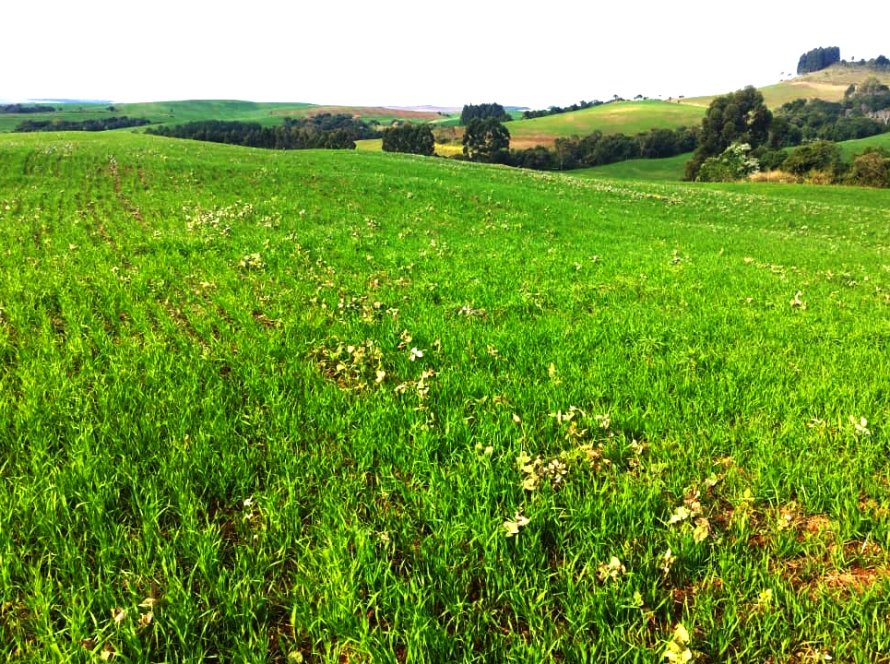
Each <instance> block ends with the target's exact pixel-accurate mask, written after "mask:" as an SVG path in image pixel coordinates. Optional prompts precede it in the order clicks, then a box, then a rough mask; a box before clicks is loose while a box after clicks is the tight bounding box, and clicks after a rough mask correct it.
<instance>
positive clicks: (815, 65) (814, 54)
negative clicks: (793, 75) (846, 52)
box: [797, 46, 841, 74]
mask: <svg viewBox="0 0 890 664" xmlns="http://www.w3.org/2000/svg"><path fill="white" fill-rule="evenodd" d="M840 61H841V49H840V48H839V47H837V46H829V47H828V48H822V47H819V48H814V49H813V50H812V51H807V52H806V53H804V54H803V55H801V56H800V60H799V61H798V62H797V73H798V74H809V73H810V72H814V71H819V70H821V69H825V68H826V67H830V66H831V65H833V64H835V63H837V62H840Z"/></svg>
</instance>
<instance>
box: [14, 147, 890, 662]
mask: <svg viewBox="0 0 890 664" xmlns="http://www.w3.org/2000/svg"><path fill="white" fill-rule="evenodd" d="M838 192H840V193H838ZM0 266H2V269H0V504H2V505H3V509H2V510H0V599H2V603H0V653H2V657H3V658H4V659H5V660H7V661H22V662H46V661H73V662H81V661H83V662H87V661H95V660H97V659H105V660H107V659H112V660H113V661H127V662H157V661H192V662H197V661H245V662H287V661H318V662H344V661H349V662H372V661H373V662H403V661H407V662H445V661H448V662H452V661H453V662H457V661H473V662H492V661H515V662H520V661H522V662H524V661H565V662H582V661H604V662H605V661H608V662H653V663H654V662H663V661H688V659H692V661H696V662H723V661H768V660H771V661H776V662H805V661H820V660H819V658H824V657H825V656H826V655H827V656H831V657H833V658H834V661H842V662H863V663H864V662H880V661H887V660H886V657H887V653H888V652H890V555H888V549H890V462H888V459H890V450H888V443H890V438H888V431H890V429H888V420H890V384H888V376H890V352H888V343H890V192H887V191H868V190H858V189H830V188H820V187H796V188H794V189H793V190H792V189H791V188H789V187H776V186H770V185H764V186H757V185H744V186H743V187H741V188H735V189H733V188H731V187H722V188H721V187H716V186H712V187H704V186H694V185H688V184H668V183H662V184H658V183H638V182H633V183H631V182H619V181H609V180H589V181H588V180H583V179H580V178H576V177H571V176H568V175H551V174H542V173H534V172H523V171H518V170H511V169H507V168H502V167H491V166H482V165H476V164H469V163H457V162H449V161H446V160H441V159H424V158H417V157H410V156H403V155H389V154H382V153H366V152H355V151H350V152H346V151H342V152H312V151H306V152H289V153H283V152H273V151H260V150H251V149H244V148H235V147H229V146H224V145H213V144H201V143H194V142H187V141H181V142H180V141H176V140H172V139H163V138H160V137H153V136H145V135H139V134H131V133H112V134H105V135H82V134H63V135H51V136H48V135H39V136H38V135H27V136H23V135H9V136H2V137H0ZM666 654H667V655H666ZM666 656H667V657H668V660H666V659H665V657H666ZM882 658H883V659H882Z"/></svg>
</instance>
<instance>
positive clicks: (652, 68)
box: [0, 0, 890, 108]
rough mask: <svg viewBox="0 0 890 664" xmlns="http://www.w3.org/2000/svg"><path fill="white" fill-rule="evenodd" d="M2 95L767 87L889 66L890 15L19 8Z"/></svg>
mask: <svg viewBox="0 0 890 664" xmlns="http://www.w3.org/2000/svg"><path fill="white" fill-rule="evenodd" d="M5 4H6V5H7V6H4V8H3V12H2V17H0V21H2V24H3V27H4V30H3V36H2V38H0V99H6V100H17V99H18V100H21V99H28V98H78V99H87V98H89V99H108V100H112V101H118V102H125V101H151V100H171V99H249V100H254V101H294V102H296V101H304V102H314V103H319V104H353V105H388V106H391V105H405V106H408V105H421V104H432V105H441V106H460V105H462V104H464V103H480V102H488V101H497V102H500V103H501V104H504V105H519V106H531V107H534V108H540V107H546V106H549V105H551V104H559V105H565V104H570V103H572V102H575V101H578V100H580V99H586V100H590V99H603V100H605V99H609V98H611V97H612V95H613V94H618V95H621V96H624V97H633V96H635V95H637V94H643V95H647V96H651V97H657V96H659V95H663V96H664V97H669V96H678V95H685V96H694V95H701V94H712V93H719V92H728V91H731V90H735V89H737V88H739V87H742V86H744V85H747V84H753V85H765V84H769V83H774V82H776V81H778V80H779V79H780V74H781V73H782V72H786V73H788V72H791V73H793V72H794V71H795V70H796V67H797V60H798V58H799V57H800V54H801V53H803V52H804V51H807V50H809V49H811V48H814V47H816V46H840V47H841V57H843V58H846V59H851V58H852V57H855V58H857V59H858V58H860V57H865V58H872V57H875V56H877V55H879V54H884V55H887V56H888V57H890V33H888V31H887V26H888V25H890V3H888V2H887V1H886V0H860V1H859V2H856V3H851V4H850V5H849V7H850V9H849V11H845V10H844V9H843V7H844V6H845V5H838V4H836V3H831V4H828V3H827V2H826V3H825V4H824V5H817V4H816V3H813V2H799V1H797V0H795V1H793V2H783V1H782V0H769V1H764V0H747V1H746V2H732V3H729V2H720V1H719V0H709V1H708V0H676V1H674V2H671V1H669V0H661V1H658V2H648V1H647V2H604V3H598V2H595V0H587V1H580V0H579V1H566V0H550V1H548V2H541V1H539V2H534V3H531V2H512V3H508V2H504V1H499V2H491V1H490V0H489V1H486V0H450V1H449V2H441V3H435V4H433V3H424V2H421V1H418V0H415V1H414V2H409V1H406V0H394V1H391V2H387V3H369V2H367V1H365V2H357V1H356V0H341V1H340V2H332V1H330V0H329V1H328V2H322V1H321V0H312V1H311V2H305V1H300V0H293V1H291V2H279V1H276V0H252V2H237V3H236V2H234V0H229V1H226V0H216V1H212V2H211V1H207V0H175V1H171V0H151V1H135V0H113V1H112V0H82V1H78V0H43V1H41V2H37V1H36V0H15V1H11V2H8V3H5Z"/></svg>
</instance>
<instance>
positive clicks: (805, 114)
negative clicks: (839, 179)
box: [769, 77, 890, 149]
mask: <svg viewBox="0 0 890 664" xmlns="http://www.w3.org/2000/svg"><path fill="white" fill-rule="evenodd" d="M885 109H890V88H888V87H887V86H886V85H883V84H882V83H881V82H880V81H879V80H878V79H876V78H873V77H872V78H869V79H867V80H865V81H863V82H862V83H860V84H859V85H851V86H850V87H849V88H848V89H847V91H846V93H845V95H844V100H843V101H840V102H829V101H823V100H821V99H810V100H805V99H796V100H794V101H792V102H788V103H787V104H785V105H784V106H782V107H781V108H780V109H779V110H778V111H776V114H775V117H774V118H773V121H772V124H771V125H770V138H769V146H770V148H773V149H776V148H782V147H790V146H794V145H800V144H801V143H804V142H807V141H815V140H827V141H849V140H851V139H854V138H865V137H866V136H874V135H875V134H880V133H883V132H885V131H888V130H890V126H888V125H887V123H886V122H881V121H879V120H877V119H876V118H875V117H872V116H875V115H876V114H877V113H878V112H879V111H883V110H885Z"/></svg>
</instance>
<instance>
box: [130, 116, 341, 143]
mask: <svg viewBox="0 0 890 664" xmlns="http://www.w3.org/2000/svg"><path fill="white" fill-rule="evenodd" d="M146 133H149V134H154V135H156V136H167V137H169V138H185V139H190V140H195V141H208V142H210V143H225V144H227V145H240V146H243V147H251V148H267V149H270V150H311V149H328V150H354V149H355V133H354V132H353V131H352V130H350V129H344V128H340V129H331V130H320V129H317V128H314V127H310V126H302V125H300V124H298V123H285V124H281V125H278V126H277V127H263V126H262V125H260V124H259V123H258V122H237V121H225V120H200V121H197V122H187V123H185V124H181V125H173V126H167V127H153V128H151V129H148V130H147V132H146Z"/></svg>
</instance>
